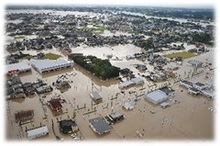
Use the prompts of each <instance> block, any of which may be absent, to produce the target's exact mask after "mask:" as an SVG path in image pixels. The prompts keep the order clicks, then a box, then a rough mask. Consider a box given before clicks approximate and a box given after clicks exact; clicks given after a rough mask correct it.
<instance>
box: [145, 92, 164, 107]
mask: <svg viewBox="0 0 220 146" xmlns="http://www.w3.org/2000/svg"><path fill="white" fill-rule="evenodd" d="M145 98H146V99H148V100H149V101H151V102H153V103H154V104H158V103H160V102H163V101H165V100H167V99H168V96H167V95H166V94H165V93H164V92H163V91H160V90H156V91H153V92H150V93H148V94H146V95H145Z"/></svg>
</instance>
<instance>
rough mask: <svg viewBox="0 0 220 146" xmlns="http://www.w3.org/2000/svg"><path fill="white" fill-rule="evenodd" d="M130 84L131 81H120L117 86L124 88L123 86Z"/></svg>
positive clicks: (131, 83) (132, 83)
mask: <svg viewBox="0 0 220 146" xmlns="http://www.w3.org/2000/svg"><path fill="white" fill-rule="evenodd" d="M130 85H134V82H132V81H130V80H129V81H125V82H122V83H120V84H119V87H120V88H124V87H128V86H130Z"/></svg>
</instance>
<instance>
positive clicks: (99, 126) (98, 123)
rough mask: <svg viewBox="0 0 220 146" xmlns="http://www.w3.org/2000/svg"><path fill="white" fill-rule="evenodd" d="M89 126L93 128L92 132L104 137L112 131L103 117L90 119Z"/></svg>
mask: <svg viewBox="0 0 220 146" xmlns="http://www.w3.org/2000/svg"><path fill="white" fill-rule="evenodd" d="M89 126H90V127H91V128H92V130H93V131H94V132H95V133H97V134H99V135H103V134H105V133H108V132H110V131H111V127H110V126H109V124H108V123H107V122H106V121H105V119H104V118H102V117H96V118H93V119H90V120H89Z"/></svg>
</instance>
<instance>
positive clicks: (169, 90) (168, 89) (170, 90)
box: [159, 87, 174, 95]
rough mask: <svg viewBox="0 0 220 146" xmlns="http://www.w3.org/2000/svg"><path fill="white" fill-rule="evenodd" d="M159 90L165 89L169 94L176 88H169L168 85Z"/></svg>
mask: <svg viewBox="0 0 220 146" xmlns="http://www.w3.org/2000/svg"><path fill="white" fill-rule="evenodd" d="M159 90H160V91H163V92H164V93H165V94H167V95H168V94H170V93H173V92H174V90H173V89H172V88H168V87H162V88H160V89H159Z"/></svg>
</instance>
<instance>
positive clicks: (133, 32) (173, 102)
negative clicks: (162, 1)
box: [4, 5, 216, 141]
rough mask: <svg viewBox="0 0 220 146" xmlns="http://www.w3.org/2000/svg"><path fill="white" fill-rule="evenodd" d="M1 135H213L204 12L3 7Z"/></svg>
mask: <svg viewBox="0 0 220 146" xmlns="http://www.w3.org/2000/svg"><path fill="white" fill-rule="evenodd" d="M5 19H6V21H5V23H6V24H5V33H4V34H5V38H6V39H5V44H4V48H5V49H4V57H5V71H4V74H5V82H6V83H5V94H6V95H5V105H6V109H5V110H6V111H5V112H6V138H7V140H22V141H23V140H33V139H34V140H40V141H41V140H42V141H43V140H44V141H45V140H54V141H56V140H57V141H86V140H111V139H114V140H119V141H120V140H142V141H144V140H213V139H214V133H215V128H214V117H215V113H216V108H215V106H214V104H215V90H216V89H215V86H214V83H215V80H214V72H215V62H214V61H215V59H214V58H215V49H214V47H215V25H216V24H215V21H214V20H215V19H214V9H198V8H197V9H193V8H191V9H190V8H166V7H149V6H141V7H140V6H139V7H138V6H136V7H132V6H55V5H54V6H41V5H36V6H27V5H24V6H22V5H17V6H16V5H8V6H7V7H6V9H5Z"/></svg>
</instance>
